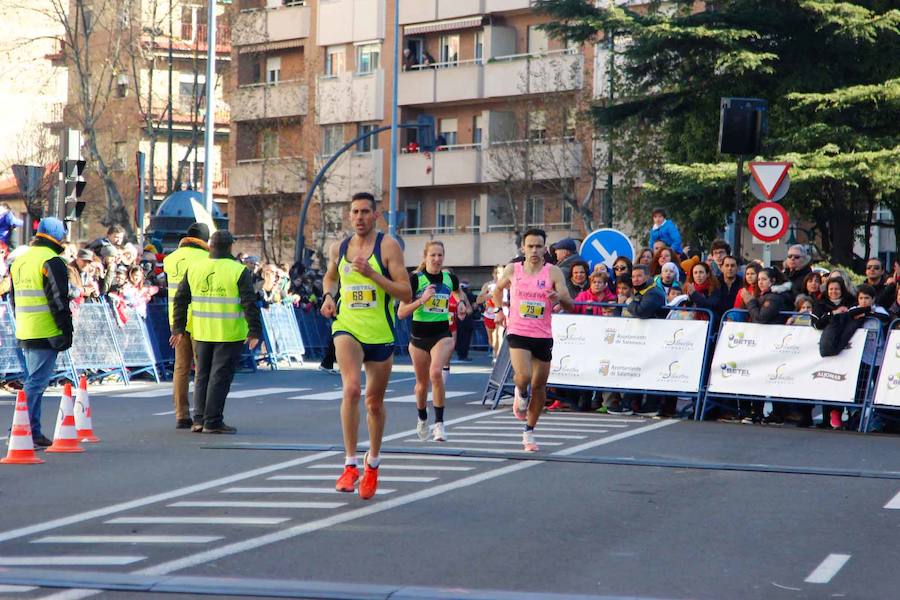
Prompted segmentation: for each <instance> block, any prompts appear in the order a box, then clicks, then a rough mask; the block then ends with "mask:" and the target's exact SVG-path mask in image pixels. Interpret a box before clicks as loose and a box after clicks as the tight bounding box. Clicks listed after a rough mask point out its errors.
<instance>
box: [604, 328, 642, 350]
mask: <svg viewBox="0 0 900 600" xmlns="http://www.w3.org/2000/svg"><path fill="white" fill-rule="evenodd" d="M603 341H604V342H606V343H607V344H609V345H613V344H615V345H620V346H646V345H647V336H646V335H631V334H627V333H621V332H620V331H618V330H616V329H612V328H610V329H607V330H606V333H605V335H604V336H603Z"/></svg>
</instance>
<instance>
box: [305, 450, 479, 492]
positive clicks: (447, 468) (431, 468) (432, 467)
mask: <svg viewBox="0 0 900 600" xmlns="http://www.w3.org/2000/svg"><path fill="white" fill-rule="evenodd" d="M382 458H384V455H382ZM394 458H399V457H394V456H392V457H391V458H390V460H394ZM423 458H424V457H423ZM385 460H387V459H385ZM309 468H310V469H331V470H332V471H337V472H340V470H341V469H343V468H344V465H310V466H309ZM474 468H475V467H450V466H446V465H395V464H392V463H385V462H382V463H381V465H380V466H379V467H378V470H379V471H381V470H383V469H387V470H389V471H471V470H473V469H474ZM378 491H379V492H380V491H381V490H378Z"/></svg>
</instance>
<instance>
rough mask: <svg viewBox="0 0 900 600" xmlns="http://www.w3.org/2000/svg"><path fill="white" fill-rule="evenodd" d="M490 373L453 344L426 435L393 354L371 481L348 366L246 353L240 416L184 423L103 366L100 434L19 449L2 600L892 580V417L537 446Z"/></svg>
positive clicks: (548, 421) (11, 484)
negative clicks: (432, 437) (265, 364)
mask: <svg viewBox="0 0 900 600" xmlns="http://www.w3.org/2000/svg"><path fill="white" fill-rule="evenodd" d="M483 363H484V361H483V360H482V365H483ZM486 376H487V369H486V367H485V366H478V365H475V366H472V365H466V366H456V365H455V366H454V374H453V376H452V377H451V380H450V384H449V391H450V393H451V394H450V395H451V396H452V397H451V398H450V399H449V400H448V408H447V411H446V415H445V419H446V421H447V424H448V438H449V439H448V441H447V442H446V443H443V444H438V443H434V442H428V443H422V442H419V441H418V440H417V438H416V436H415V432H414V428H415V419H416V417H415V408H414V404H413V403H412V397H411V394H412V386H413V381H412V374H411V369H410V367H409V365H408V364H398V365H397V366H396V367H395V370H394V373H393V375H392V379H391V384H390V386H389V390H390V391H389V392H388V427H387V433H386V435H387V440H386V443H385V446H386V448H387V449H388V450H395V451H396V452H393V453H392V452H386V453H385V455H384V458H383V465H384V466H383V468H382V470H381V471H380V473H381V475H380V485H379V493H378V495H377V496H376V498H375V499H374V500H372V501H368V502H366V501H362V500H360V499H359V497H358V496H356V495H355V494H353V495H351V494H338V493H336V492H334V491H333V486H334V480H335V478H336V477H337V475H338V474H339V473H340V465H341V462H342V454H343V453H342V451H340V449H339V448H338V445H339V444H340V439H341V437H340V423H339V419H338V406H339V401H338V398H339V395H340V392H339V387H338V386H339V383H340V381H339V378H337V377H336V376H333V375H329V374H325V373H321V372H318V371H316V370H315V369H314V368H312V367H311V366H308V367H306V368H303V369H295V370H282V371H277V372H259V373H256V374H248V375H240V376H239V377H238V378H237V379H236V382H235V385H234V387H233V389H232V396H231V397H230V399H229V401H228V404H227V406H226V421H227V422H228V423H229V424H231V425H234V426H236V427H237V428H238V434H237V435H236V436H210V435H199V434H191V433H189V432H186V431H176V430H175V429H174V416H173V415H172V414H171V396H170V394H169V388H168V387H167V386H166V385H140V386H133V387H132V388H130V389H125V390H111V389H108V388H107V389H103V388H100V387H95V388H93V390H92V391H93V393H92V404H93V410H94V429H95V432H96V433H97V435H99V436H100V437H101V438H102V441H101V443H99V444H95V445H86V448H87V451H86V452H85V453H83V454H72V455H60V454H57V455H50V456H47V455H45V456H44V458H45V459H46V460H47V462H46V463H45V464H43V465H37V466H29V467H19V466H2V467H0V509H2V510H0V600H2V599H3V598H54V599H59V600H61V599H66V600H74V599H76V598H88V597H95V598H115V599H122V600H124V599H129V600H130V599H138V598H149V597H151V594H150V593H147V592H142V591H140V590H150V589H153V590H157V591H160V592H162V591H165V592H168V593H169V595H168V596H165V597H185V598H187V597H194V595H193V593H192V592H197V593H200V592H202V593H216V594H221V596H220V597H223V598H232V597H233V598H240V597H247V596H263V595H281V596H290V597H332V598H365V597H373V598H375V597H380V598H386V597H388V596H390V597H391V598H410V599H412V598H438V597H447V598H451V597H453V598H455V597H460V598H478V597H482V598H488V597H491V598H510V599H511V598H528V597H529V596H527V595H526V594H527V593H533V594H535V595H534V596H531V597H533V598H538V597H548V596H547V595H548V594H560V595H574V594H581V595H587V596H594V597H629V598H673V599H687V598H760V599H762V598H766V599H770V598H775V599H781V598H826V597H844V598H893V597H896V595H897V594H896V591H895V589H896V585H895V583H894V581H893V578H892V577H891V576H890V572H891V570H892V567H893V564H894V558H895V554H896V539H897V536H898V532H900V511H898V510H894V509H892V508H891V507H892V506H893V504H896V507H895V508H900V499H898V500H897V501H896V502H894V503H893V504H892V503H891V501H892V499H893V498H894V497H895V496H898V491H900V472H898V471H900V469H897V464H898V457H900V451H898V447H900V446H898V440H897V439H896V438H895V437H891V436H878V435H866V436H863V435H859V434H856V433H848V432H830V431H820V430H798V429H794V428H790V427H786V428H771V427H761V426H748V425H743V426H742V425H726V424H722V423H694V422H684V421H665V420H663V421H660V420H652V419H641V418H638V417H617V416H601V415H595V414H578V413H555V414H553V415H545V416H544V417H542V419H541V422H540V424H539V425H538V430H537V433H538V442H539V443H540V444H541V452H539V453H538V454H537V455H531V454H529V455H526V454H524V453H522V452H520V450H521V446H520V445H519V439H520V425H519V424H518V422H516V421H515V420H514V419H513V418H512V417H511V416H510V414H509V411H508V410H507V409H503V408H501V409H500V410H498V411H495V412H491V411H487V410H485V409H484V408H483V407H482V406H481V405H480V393H481V390H482V388H483V386H484V382H485V379H486ZM56 404H57V399H56V398H54V397H50V398H48V399H45V406H44V413H45V424H44V427H45V429H46V430H48V431H52V429H53V427H52V422H51V421H52V419H53V415H55V412H56ZM164 413H168V414H164ZM11 414H12V404H11V397H9V396H4V397H2V398H0V415H4V416H3V417H2V418H3V419H7V418H11ZM362 439H365V436H364V435H363V436H362ZM263 445H275V446H277V447H279V448H280V449H260V448H261V447H267V448H271V447H272V446H263ZM298 445H299V446H298ZM313 582H321V583H313ZM40 585H44V586H45V587H39V586H40ZM79 586H81V587H79ZM91 587H99V588H105V589H88V588H91ZM65 588H70V589H65ZM71 588H74V589H71ZM417 588H418V589H417ZM439 588H440V589H444V590H447V589H453V590H455V591H445V592H441V591H440V590H439ZM463 589H467V590H500V591H504V590H505V591H506V592H507V595H505V596H504V595H503V594H502V593H501V592H490V593H485V594H481V595H479V594H477V593H475V592H471V591H470V592H463V591H460V590H463ZM112 590H133V591H112ZM441 593H443V594H445V595H443V596H442V595H440V594H441ZM328 594H330V595H328ZM392 594H393V595H392ZM152 596H153V597H159V596H158V595H152Z"/></svg>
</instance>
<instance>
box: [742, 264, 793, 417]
mask: <svg viewBox="0 0 900 600" xmlns="http://www.w3.org/2000/svg"><path fill="white" fill-rule="evenodd" d="M779 283H782V281H781V274H780V273H779V272H778V271H777V270H776V269H773V268H771V267H766V268H764V269H760V270H759V273H758V275H757V279H756V285H757V287H758V288H759V296H758V297H757V296H754V297H751V298H749V299H748V300H747V312H749V313H750V322H751V323H760V324H763V325H781V324H783V323H784V321H785V319H784V317H783V316H782V315H781V313H782V312H783V311H787V310H790V308H791V303H790V302H791V301H790V298H789V297H788V292H776V291H775V287H776V286H777V284H779ZM785 409H786V406H785V405H784V403H782V402H775V403H773V408H772V413H771V414H770V415H769V416H767V417H764V416H763V403H762V402H760V401H754V402H753V416H752V417H751V421H752V422H760V421H761V422H763V423H766V424H769V425H782V424H784V415H785V412H786V410H785Z"/></svg>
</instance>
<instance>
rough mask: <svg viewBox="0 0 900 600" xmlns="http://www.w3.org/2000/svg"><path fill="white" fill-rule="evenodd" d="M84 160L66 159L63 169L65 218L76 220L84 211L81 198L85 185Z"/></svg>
mask: <svg viewBox="0 0 900 600" xmlns="http://www.w3.org/2000/svg"><path fill="white" fill-rule="evenodd" d="M84 165H85V161H83V160H66V164H65V167H66V171H65V186H66V187H65V204H66V210H65V220H66V221H77V220H78V219H79V218H80V217H81V213H82V212H84V205H85V203H84V201H82V200H81V192H83V191H84V186H85V185H87V182H85V180H84V177H82V173H83V172H84Z"/></svg>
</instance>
